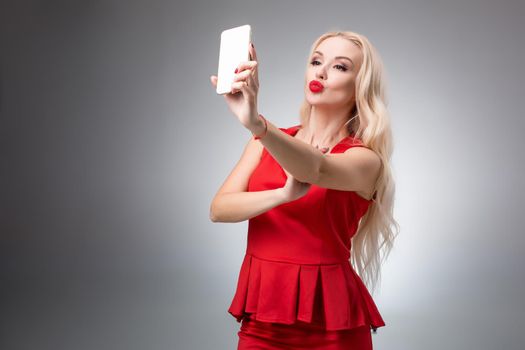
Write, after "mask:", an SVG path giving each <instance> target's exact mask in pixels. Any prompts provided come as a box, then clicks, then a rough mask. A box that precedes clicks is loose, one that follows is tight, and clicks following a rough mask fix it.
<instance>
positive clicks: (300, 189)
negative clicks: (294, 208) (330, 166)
mask: <svg viewBox="0 0 525 350" xmlns="http://www.w3.org/2000/svg"><path fill="white" fill-rule="evenodd" d="M327 151H328V148H325V149H322V150H321V152H323V153H326V152H327ZM282 169H283V170H284V172H285V173H286V176H287V178H286V183H285V184H284V186H283V187H281V188H280V189H279V190H280V191H281V192H282V194H283V196H284V201H285V203H287V202H291V201H294V200H296V199H299V198H301V197H302V196H304V195H305V194H306V193H308V191H309V190H310V186H312V184H310V183H307V182H301V181H298V180H297V179H296V178H295V177H293V175H292V174H290V173H289V172H288V171H286V169H285V168H282Z"/></svg>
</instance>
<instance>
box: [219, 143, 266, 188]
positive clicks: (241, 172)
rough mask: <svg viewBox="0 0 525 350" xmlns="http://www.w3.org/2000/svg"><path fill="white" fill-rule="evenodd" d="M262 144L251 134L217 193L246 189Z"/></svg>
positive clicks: (261, 150) (260, 154)
mask: <svg viewBox="0 0 525 350" xmlns="http://www.w3.org/2000/svg"><path fill="white" fill-rule="evenodd" d="M263 149H264V146H263V145H262V143H261V142H260V141H259V140H255V139H254V138H253V137H252V136H250V139H249V140H248V141H247V142H246V145H245V146H244V150H243V152H242V154H241V156H240V158H239V160H238V161H237V163H236V164H235V166H234V167H233V169H232V170H231V172H230V174H229V175H228V177H227V178H226V180H225V181H224V183H223V184H222V186H221V187H220V188H219V190H218V191H217V194H216V196H217V195H218V194H221V193H227V192H245V191H247V190H248V180H249V179H250V176H251V174H252V173H253V171H254V170H255V168H256V167H257V165H258V164H259V161H260V160H261V156H262V152H263Z"/></svg>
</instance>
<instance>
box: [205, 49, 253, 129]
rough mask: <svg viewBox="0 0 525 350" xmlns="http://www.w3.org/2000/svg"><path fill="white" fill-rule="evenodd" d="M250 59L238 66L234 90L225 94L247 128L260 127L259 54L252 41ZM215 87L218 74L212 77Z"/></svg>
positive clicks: (233, 111) (233, 85)
mask: <svg viewBox="0 0 525 350" xmlns="http://www.w3.org/2000/svg"><path fill="white" fill-rule="evenodd" d="M249 57H250V60H249V61H243V62H241V63H240V64H239V66H238V67H237V69H238V72H237V73H236V74H235V77H234V78H233V83H232V91H231V92H230V93H227V94H224V95H223V96H224V99H225V100H226V103H227V104H228V107H229V108H230V110H231V111H232V113H233V114H235V116H236V117H237V118H238V119H239V121H240V122H241V124H242V125H244V126H245V127H246V128H247V129H249V130H253V129H254V128H256V127H260V123H261V121H260V120H259V113H258V111H257V93H258V92H259V76H258V71H257V66H258V63H257V54H256V53H255V48H254V47H252V45H251V43H250V46H249ZM210 80H211V83H212V85H213V86H214V87H216V86H217V76H215V75H212V76H211V77H210Z"/></svg>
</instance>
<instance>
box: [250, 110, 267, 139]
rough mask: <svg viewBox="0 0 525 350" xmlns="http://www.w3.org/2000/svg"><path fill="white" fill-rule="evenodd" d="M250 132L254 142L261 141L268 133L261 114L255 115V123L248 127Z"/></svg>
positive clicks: (264, 119) (265, 122)
mask: <svg viewBox="0 0 525 350" xmlns="http://www.w3.org/2000/svg"><path fill="white" fill-rule="evenodd" d="M250 131H251V132H252V134H253V137H254V139H255V140H258V139H261V138H263V137H264V136H265V135H266V132H267V131H268V122H267V121H266V118H264V117H263V116H262V114H258V115H257V117H256V122H255V123H254V124H253V126H251V127H250Z"/></svg>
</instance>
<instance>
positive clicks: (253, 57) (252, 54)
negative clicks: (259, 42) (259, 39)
mask: <svg viewBox="0 0 525 350" xmlns="http://www.w3.org/2000/svg"><path fill="white" fill-rule="evenodd" d="M249 51H250V57H251V60H252V61H257V52H255V46H254V45H253V43H250V48H249Z"/></svg>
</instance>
